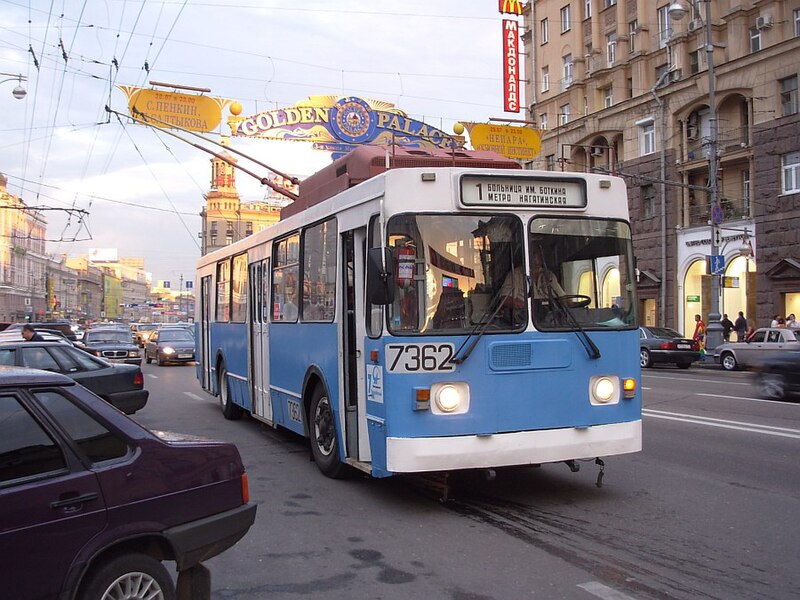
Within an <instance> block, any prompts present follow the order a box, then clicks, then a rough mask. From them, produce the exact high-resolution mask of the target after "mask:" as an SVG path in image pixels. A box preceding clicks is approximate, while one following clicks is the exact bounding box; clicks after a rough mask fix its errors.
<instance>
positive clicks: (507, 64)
mask: <svg viewBox="0 0 800 600" xmlns="http://www.w3.org/2000/svg"><path fill="white" fill-rule="evenodd" d="M503 99H504V106H505V111H506V112H515V113H518V112H519V24H518V23H517V22H516V21H514V20H512V19H503Z"/></svg>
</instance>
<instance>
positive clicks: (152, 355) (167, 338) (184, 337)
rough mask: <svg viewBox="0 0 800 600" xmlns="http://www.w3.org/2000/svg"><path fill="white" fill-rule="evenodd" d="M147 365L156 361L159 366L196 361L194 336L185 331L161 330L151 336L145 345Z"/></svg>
mask: <svg viewBox="0 0 800 600" xmlns="http://www.w3.org/2000/svg"><path fill="white" fill-rule="evenodd" d="M144 359H145V361H147V364H150V363H151V362H152V361H156V363H158V366H159V367H160V366H161V365H165V364H167V363H173V362H192V361H193V360H194V336H193V335H192V334H191V333H189V332H188V331H185V330H183V329H178V328H174V329H167V328H164V329H159V330H157V331H154V332H153V333H152V334H150V338H149V339H148V340H147V341H146V342H145V343H144Z"/></svg>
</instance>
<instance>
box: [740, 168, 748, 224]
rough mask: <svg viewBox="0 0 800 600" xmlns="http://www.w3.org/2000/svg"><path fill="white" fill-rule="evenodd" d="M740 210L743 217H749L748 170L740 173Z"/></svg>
mask: <svg viewBox="0 0 800 600" xmlns="http://www.w3.org/2000/svg"><path fill="white" fill-rule="evenodd" d="M742 196H743V198H742V208H743V212H744V216H746V217H749V216H750V170H749V169H747V170H745V171H742Z"/></svg>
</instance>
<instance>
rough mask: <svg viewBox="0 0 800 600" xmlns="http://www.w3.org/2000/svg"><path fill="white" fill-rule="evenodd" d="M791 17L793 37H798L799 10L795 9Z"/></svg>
mask: <svg viewBox="0 0 800 600" xmlns="http://www.w3.org/2000/svg"><path fill="white" fill-rule="evenodd" d="M792 16H793V17H794V37H800V8H795V9H794V11H792Z"/></svg>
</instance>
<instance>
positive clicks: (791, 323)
mask: <svg viewBox="0 0 800 600" xmlns="http://www.w3.org/2000/svg"><path fill="white" fill-rule="evenodd" d="M786 327H788V328H789V329H798V328H800V323H798V322H797V319H795V317H794V313H792V314H790V315H789V316H788V317H786Z"/></svg>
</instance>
